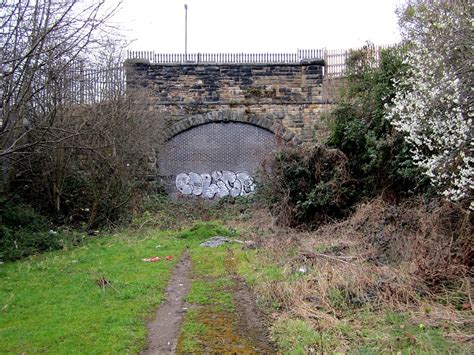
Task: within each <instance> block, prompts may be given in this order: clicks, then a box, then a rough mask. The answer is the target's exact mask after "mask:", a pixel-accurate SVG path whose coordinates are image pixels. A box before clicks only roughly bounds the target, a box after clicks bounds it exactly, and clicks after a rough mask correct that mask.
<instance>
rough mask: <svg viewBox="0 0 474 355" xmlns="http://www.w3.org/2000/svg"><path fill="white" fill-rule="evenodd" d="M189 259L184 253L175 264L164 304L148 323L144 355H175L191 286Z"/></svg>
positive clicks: (187, 254) (186, 253)
mask: <svg viewBox="0 0 474 355" xmlns="http://www.w3.org/2000/svg"><path fill="white" fill-rule="evenodd" d="M190 270H191V259H190V257H189V253H188V252H187V251H186V252H185V253H184V254H183V256H182V257H181V260H180V261H179V262H178V263H177V264H176V267H175V269H174V270H173V274H172V275H171V278H170V281H169V282H168V286H167V287H166V302H165V303H163V304H162V305H161V306H160V307H159V308H158V310H157V311H156V314H155V319H154V320H152V321H151V322H150V323H148V347H147V349H146V350H144V351H143V352H142V354H146V355H152V354H153V355H155V354H156V355H158V354H175V353H176V345H177V343H178V337H179V333H180V329H181V323H182V320H183V316H184V314H185V312H186V310H185V302H184V297H185V296H186V295H187V294H188V291H189V287H190V285H191V282H190V279H189V272H190Z"/></svg>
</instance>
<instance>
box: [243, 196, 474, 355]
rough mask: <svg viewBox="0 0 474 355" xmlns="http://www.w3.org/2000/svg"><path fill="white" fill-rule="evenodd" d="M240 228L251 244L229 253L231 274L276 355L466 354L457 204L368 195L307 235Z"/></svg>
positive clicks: (467, 218)
mask: <svg viewBox="0 0 474 355" xmlns="http://www.w3.org/2000/svg"><path fill="white" fill-rule="evenodd" d="M260 218H264V219H266V220H267V223H268V218H269V216H266V217H265V216H263V217H260ZM246 234H247V235H248V236H249V238H251V239H252V240H253V241H254V243H255V245H256V246H257V249H256V250H242V251H240V252H239V253H238V254H237V255H238V261H239V263H238V272H239V273H240V274H241V275H242V276H243V277H244V278H245V279H246V280H247V282H248V283H249V284H250V285H252V287H253V289H254V291H255V293H256V295H257V302H258V304H259V305H260V307H261V308H262V309H264V310H265V311H266V313H267V314H268V315H269V317H270V318H271V319H272V326H271V329H272V334H273V337H274V340H275V341H276V342H277V343H278V344H279V346H280V348H281V350H282V351H283V352H284V353H295V354H299V353H301V354H303V353H312V352H315V353H318V352H328V353H332V352H343V353H346V352H363V353H396V352H402V353H469V352H470V350H469V349H471V348H470V347H472V344H471V345H470V339H471V337H472V334H471V330H472V329H471V328H470V327H471V326H472V324H473V321H474V312H473V303H472V297H473V294H472V290H471V280H472V259H473V258H472V245H473V244H474V243H473V242H474V240H473V237H472V236H473V235H474V233H473V231H472V217H471V215H470V213H469V212H468V211H466V210H463V209H462V208H461V207H459V206H457V205H455V204H452V203H448V202H443V201H433V200H432V201H431V202H428V203H427V202H425V201H423V199H421V198H414V199H411V200H407V201H404V202H402V203H400V204H393V203H392V204H391V203H388V202H386V201H385V200H384V199H382V198H378V199H375V200H374V201H372V202H370V203H366V204H362V205H359V206H358V208H357V209H356V211H355V213H354V214H353V215H352V216H351V217H350V218H348V219H346V220H344V221H340V222H337V223H332V224H327V225H325V226H323V227H320V228H319V229H317V230H316V231H314V232H304V231H300V232H298V231H295V230H292V229H286V228H281V227H278V226H275V225H268V224H267V225H265V224H264V223H260V221H258V220H255V221H253V222H252V223H251V224H249V226H248V229H247V230H246ZM471 350H472V349H471Z"/></svg>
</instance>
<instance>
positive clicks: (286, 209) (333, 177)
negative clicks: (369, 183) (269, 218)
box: [258, 146, 355, 229]
mask: <svg viewBox="0 0 474 355" xmlns="http://www.w3.org/2000/svg"><path fill="white" fill-rule="evenodd" d="M261 180H262V181H261V186H260V187H259V189H258V191H259V192H258V194H259V197H260V199H261V200H262V201H263V202H264V203H265V204H266V205H267V206H269V207H270V211H271V212H272V213H273V214H274V215H275V216H277V222H278V223H279V224H281V225H285V226H290V227H305V228H310V229H311V228H314V227H316V226H318V225H319V224H321V223H324V222H327V221H329V220H332V219H334V218H340V217H342V216H345V215H346V214H347V212H348V211H349V209H350V206H351V205H352V203H353V201H352V200H353V195H354V193H355V190H354V189H355V185H354V181H353V180H352V179H351V178H350V177H349V174H348V173H347V158H346V156H345V155H344V154H343V153H342V152H341V151H339V150H336V149H327V148H325V147H323V146H316V147H313V148H307V149H303V148H287V149H284V150H282V151H279V152H278V153H276V154H275V155H274V156H272V157H271V158H269V159H268V160H267V161H266V162H265V166H264V170H263V172H262V173H261Z"/></svg>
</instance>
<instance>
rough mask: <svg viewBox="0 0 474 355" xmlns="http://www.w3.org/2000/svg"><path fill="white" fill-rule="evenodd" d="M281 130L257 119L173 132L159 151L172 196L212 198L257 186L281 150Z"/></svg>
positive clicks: (162, 172)
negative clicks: (264, 125) (270, 159)
mask: <svg viewBox="0 0 474 355" xmlns="http://www.w3.org/2000/svg"><path fill="white" fill-rule="evenodd" d="M276 138H277V137H276V135H275V134H274V133H273V132H271V131H270V130H268V129H265V128H262V127H259V126H257V125H255V124H251V123H245V122H236V121H213V122H207V123H203V124H199V125H196V126H192V127H190V128H187V129H186V130H184V131H182V132H179V133H178V134H176V135H174V136H173V137H171V138H170V139H169V140H167V142H166V143H165V144H164V146H163V147H162V148H161V149H160V153H159V154H158V167H159V174H160V176H161V178H162V182H163V184H164V186H165V189H166V190H167V191H168V193H170V194H171V195H188V196H197V197H202V198H207V199H212V198H218V197H224V196H233V197H236V196H245V195H249V194H251V193H253V192H254V191H255V188H256V186H255V175H256V173H257V171H258V169H259V167H260V164H261V162H262V161H263V159H264V158H265V157H266V156H267V155H268V154H269V153H271V152H272V151H274V150H275V149H277V147H278V144H277V139H276Z"/></svg>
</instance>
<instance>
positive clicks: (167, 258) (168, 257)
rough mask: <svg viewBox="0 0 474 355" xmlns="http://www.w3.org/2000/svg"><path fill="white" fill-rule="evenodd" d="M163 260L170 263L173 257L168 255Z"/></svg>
mask: <svg viewBox="0 0 474 355" xmlns="http://www.w3.org/2000/svg"><path fill="white" fill-rule="evenodd" d="M165 259H166V260H168V261H171V260H173V257H172V256H171V255H168V256H167V257H166V258H165Z"/></svg>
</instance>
